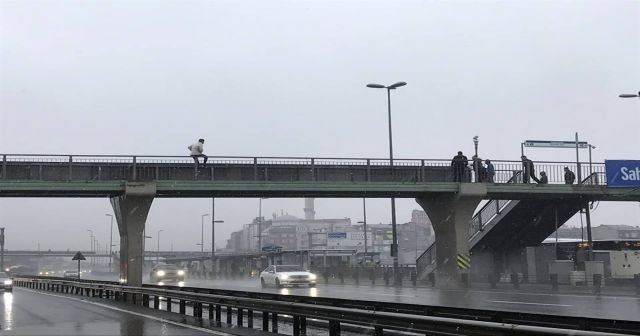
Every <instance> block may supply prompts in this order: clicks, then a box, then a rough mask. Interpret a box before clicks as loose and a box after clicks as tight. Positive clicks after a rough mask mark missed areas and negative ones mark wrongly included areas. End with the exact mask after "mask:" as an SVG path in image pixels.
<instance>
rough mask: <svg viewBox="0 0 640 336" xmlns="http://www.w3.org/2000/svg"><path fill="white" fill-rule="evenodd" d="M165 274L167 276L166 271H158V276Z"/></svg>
mask: <svg viewBox="0 0 640 336" xmlns="http://www.w3.org/2000/svg"><path fill="white" fill-rule="evenodd" d="M164 274H165V273H164V271H157V272H156V275H157V276H164Z"/></svg>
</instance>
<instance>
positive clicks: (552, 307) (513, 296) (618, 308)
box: [185, 279, 640, 321]
mask: <svg viewBox="0 0 640 336" xmlns="http://www.w3.org/2000/svg"><path fill="white" fill-rule="evenodd" d="M185 286H192V287H207V288H222V289H230V290H244V291H252V292H258V291H263V292H269V293H280V294H289V295H305V296H314V297H333V298H341V299H354V300H370V301H380V302H399V303H411V304H422V305H433V306H448V307H460V308H475V309H488V310H501V311H518V312H525V313H537V314H551V315H560V316H578V317H593V318H605V319H618V320H626V321H640V298H638V297H633V296H606V295H601V296H596V295H584V294H569V293H567V294H560V293H554V294H549V293H535V292H533V293H531V292H526V291H490V290H487V291H483V290H447V289H432V288H424V287H422V288H413V287H401V288H393V287H384V286H368V285H361V286H352V285H331V284H329V285H324V284H318V287H317V288H306V287H301V288H280V289H278V288H264V289H263V288H260V283H259V280H257V279H256V280H235V281H230V280H217V281H212V280H200V279H187V280H186V282H185Z"/></svg>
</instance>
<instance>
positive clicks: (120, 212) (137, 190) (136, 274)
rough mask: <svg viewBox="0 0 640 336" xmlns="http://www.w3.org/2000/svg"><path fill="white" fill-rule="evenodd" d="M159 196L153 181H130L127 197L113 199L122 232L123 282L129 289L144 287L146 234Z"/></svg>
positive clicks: (127, 185) (121, 259)
mask: <svg viewBox="0 0 640 336" xmlns="http://www.w3.org/2000/svg"><path fill="white" fill-rule="evenodd" d="M155 194H156V184H155V183H153V182H145V183H140V182H127V184H126V187H125V193H124V195H121V196H116V197H111V205H112V206H113V210H114V213H115V217H116V220H117V221H118V230H119V232H120V280H121V281H122V282H124V283H126V284H127V285H129V286H142V268H143V263H144V251H143V246H144V244H143V243H144V237H142V235H143V232H144V226H145V222H146V221H147V215H148V214H149V209H150V208H151V203H152V202H153V198H154V197H155Z"/></svg>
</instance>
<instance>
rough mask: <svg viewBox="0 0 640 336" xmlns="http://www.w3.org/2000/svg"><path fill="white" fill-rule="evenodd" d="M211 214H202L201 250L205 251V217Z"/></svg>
mask: <svg viewBox="0 0 640 336" xmlns="http://www.w3.org/2000/svg"><path fill="white" fill-rule="evenodd" d="M207 216H209V214H204V215H202V217H201V218H202V221H201V225H200V252H202V253H204V218H205V217H207Z"/></svg>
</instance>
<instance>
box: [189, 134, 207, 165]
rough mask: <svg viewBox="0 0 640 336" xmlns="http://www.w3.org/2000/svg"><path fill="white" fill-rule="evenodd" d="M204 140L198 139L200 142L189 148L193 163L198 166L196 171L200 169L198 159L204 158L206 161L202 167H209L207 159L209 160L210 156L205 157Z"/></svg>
mask: <svg viewBox="0 0 640 336" xmlns="http://www.w3.org/2000/svg"><path fill="white" fill-rule="evenodd" d="M203 145H204V139H198V142H196V143H194V144H193V145H191V146H189V147H187V148H188V149H189V150H190V151H191V157H192V158H193V161H194V162H195V164H196V169H200V167H199V166H200V161H199V159H198V158H200V157H203V158H204V161H203V162H202V166H203V167H204V166H206V165H207V159H209V157H208V156H206V155H204V153H203V152H204V148H203Z"/></svg>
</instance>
